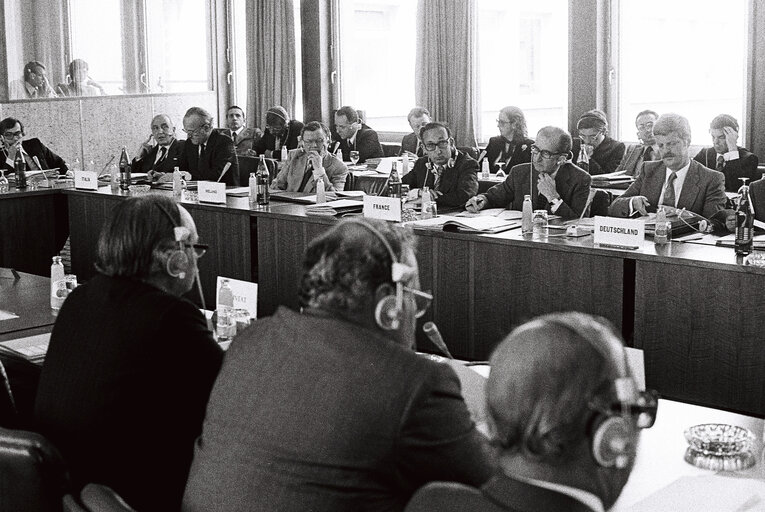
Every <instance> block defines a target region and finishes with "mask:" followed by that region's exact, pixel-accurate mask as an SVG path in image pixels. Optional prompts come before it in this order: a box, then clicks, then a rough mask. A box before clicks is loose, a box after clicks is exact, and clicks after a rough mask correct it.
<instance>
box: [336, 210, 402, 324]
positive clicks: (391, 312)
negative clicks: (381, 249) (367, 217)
mask: <svg viewBox="0 0 765 512" xmlns="http://www.w3.org/2000/svg"><path fill="white" fill-rule="evenodd" d="M345 223H346V224H356V225H358V226H362V227H364V228H365V229H367V230H368V231H369V232H371V233H372V234H373V235H374V236H375V237H376V238H378V239H379V240H380V242H382V244H383V245H384V246H385V249H386V250H387V251H388V254H389V255H390V259H391V280H392V281H393V282H394V283H396V293H395V295H386V296H385V297H383V298H382V299H380V300H379V301H378V302H377V305H375V322H376V323H377V325H378V326H379V327H380V328H381V329H383V330H385V331H396V330H398V329H399V327H401V317H402V316H403V312H404V283H403V281H404V279H405V278H406V277H408V276H410V275H411V274H412V273H413V272H414V269H413V268H412V267H410V266H409V265H405V264H403V263H401V262H400V261H399V260H398V258H397V257H396V253H394V252H393V247H391V245H390V243H389V242H388V240H387V239H386V238H385V236H383V234H382V233H380V230H378V229H377V228H375V227H374V226H372V225H370V224H367V223H366V222H362V221H360V220H355V219H350V220H347V221H345Z"/></svg>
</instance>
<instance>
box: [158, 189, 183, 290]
mask: <svg viewBox="0 0 765 512" xmlns="http://www.w3.org/2000/svg"><path fill="white" fill-rule="evenodd" d="M157 208H159V209H160V210H162V213H164V214H165V215H166V216H167V218H168V219H170V222H172V223H173V239H174V240H175V242H176V243H177V244H178V245H177V246H176V247H175V248H174V249H173V252H172V254H170V256H168V258H167V261H165V269H166V270H167V273H168V274H169V275H170V276H172V277H175V278H178V279H185V278H186V270H187V269H188V268H189V257H188V255H187V254H186V250H185V249H186V248H185V247H184V245H183V242H184V240H188V238H189V236H190V235H191V232H190V231H189V228H187V227H185V226H179V225H178V223H177V222H176V221H175V219H173V216H172V215H170V212H168V211H167V210H166V209H165V207H164V206H162V205H159V204H158V205H157Z"/></svg>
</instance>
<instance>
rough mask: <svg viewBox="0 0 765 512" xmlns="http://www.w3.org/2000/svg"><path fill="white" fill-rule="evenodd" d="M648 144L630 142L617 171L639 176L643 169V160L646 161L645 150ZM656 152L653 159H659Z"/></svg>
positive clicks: (652, 156)
mask: <svg viewBox="0 0 765 512" xmlns="http://www.w3.org/2000/svg"><path fill="white" fill-rule="evenodd" d="M647 149H648V146H644V145H642V144H630V145H629V146H627V149H626V150H625V152H624V157H623V158H622V161H621V162H620V163H619V166H618V167H617V168H616V171H625V173H626V174H628V175H629V176H635V177H637V176H638V175H640V173H641V172H642V171H643V162H645V161H646V160H645V152H646V150H647ZM658 158H659V156H658V155H656V154H655V153H654V154H652V155H651V159H650V160H648V161H649V162H650V161H652V160H656V159H658Z"/></svg>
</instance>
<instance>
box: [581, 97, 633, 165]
mask: <svg viewBox="0 0 765 512" xmlns="http://www.w3.org/2000/svg"><path fill="white" fill-rule="evenodd" d="M576 129H577V130H578V131H579V138H578V139H576V140H575V141H574V147H573V150H572V151H573V156H572V160H573V161H574V162H576V165H578V166H580V167H581V168H582V169H584V170H586V171H587V172H589V173H590V174H591V175H593V176H594V175H596V174H606V173H609V172H614V171H615V170H616V168H617V167H618V166H619V163H620V162H621V161H622V157H623V156H624V142H619V141H617V140H614V139H612V138H611V137H609V136H608V119H606V114H604V113H603V112H601V111H600V110H597V109H595V110H589V111H587V112H585V113H584V114H582V117H580V118H579V121H578V122H577V123H576Z"/></svg>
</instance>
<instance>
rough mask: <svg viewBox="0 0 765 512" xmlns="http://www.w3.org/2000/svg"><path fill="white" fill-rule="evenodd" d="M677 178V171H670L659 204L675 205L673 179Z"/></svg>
mask: <svg viewBox="0 0 765 512" xmlns="http://www.w3.org/2000/svg"><path fill="white" fill-rule="evenodd" d="M676 179H677V173H676V172H675V171H672V172H671V173H669V178H667V186H666V187H664V200H663V201H662V202H661V204H663V205H665V206H671V207H672V208H674V207H675V180H676Z"/></svg>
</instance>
